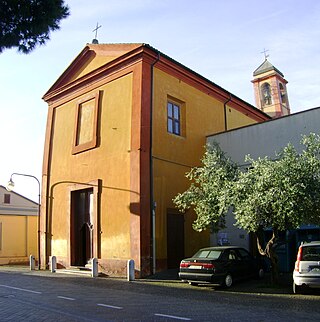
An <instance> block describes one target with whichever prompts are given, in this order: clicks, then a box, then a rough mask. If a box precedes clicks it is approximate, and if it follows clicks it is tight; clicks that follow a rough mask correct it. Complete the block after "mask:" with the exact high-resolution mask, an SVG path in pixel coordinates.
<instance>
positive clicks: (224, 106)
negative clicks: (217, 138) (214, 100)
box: [223, 93, 232, 131]
mask: <svg viewBox="0 0 320 322" xmlns="http://www.w3.org/2000/svg"><path fill="white" fill-rule="evenodd" d="M229 95H230V97H229V98H228V99H227V100H226V101H225V102H224V103H223V110H224V130H225V131H227V130H228V122H227V104H228V103H229V102H230V101H231V100H232V96H231V93H229Z"/></svg>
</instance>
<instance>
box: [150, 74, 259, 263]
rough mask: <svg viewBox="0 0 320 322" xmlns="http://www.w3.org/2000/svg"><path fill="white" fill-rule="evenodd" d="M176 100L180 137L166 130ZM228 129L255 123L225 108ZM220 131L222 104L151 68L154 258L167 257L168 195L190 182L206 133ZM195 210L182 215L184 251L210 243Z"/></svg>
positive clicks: (200, 155) (189, 253)
mask: <svg viewBox="0 0 320 322" xmlns="http://www.w3.org/2000/svg"><path fill="white" fill-rule="evenodd" d="M168 98H169V99H175V100H178V102H179V103H180V104H181V106H182V113H181V121H182V124H184V129H183V133H182V136H176V135H174V134H170V133H168V131H167V101H168ZM227 118H228V127H229V128H234V127H239V126H243V125H247V124H251V123H255V121H253V120H252V119H250V118H249V117H248V116H246V115H244V114H241V113H240V112H238V111H236V110H235V109H232V108H228V113H227ZM223 130H224V106H223V103H222V102H220V101H218V100H217V99H215V98H213V97H212V96H210V95H208V94H205V93H203V92H201V91H200V90H199V89H196V88H194V87H192V86H190V85H188V84H186V83H184V82H183V81H181V80H179V79H177V78H175V77H173V76H170V75H168V74H166V73H165V72H163V71H160V70H159V69H156V68H155V70H154V110H153V143H152V148H153V153H152V154H153V169H154V200H155V201H156V203H157V208H156V253H157V255H156V257H157V259H158V260H159V259H160V260H161V259H165V258H166V257H167V228H166V227H167V226H166V225H167V222H166V220H167V210H168V209H170V208H174V205H173V202H172V198H173V197H174V196H176V195H177V194H178V193H179V192H183V191H185V190H186V189H187V188H188V187H189V185H190V181H189V180H187V179H186V178H185V173H186V172H188V171H189V170H190V169H191V167H194V166H199V165H200V159H201V158H202V155H203V153H204V150H205V148H204V146H205V144H206V136H207V135H210V134H213V133H216V132H221V131H223ZM194 220H195V214H194V213H193V212H192V211H191V210H190V211H188V212H187V213H186V214H185V225H184V226H185V255H186V256H189V255H192V254H193V253H194V252H195V251H196V250H197V249H198V248H200V247H203V246H208V245H209V231H205V232H202V233H198V232H195V231H194V230H193V229H192V223H193V221H194Z"/></svg>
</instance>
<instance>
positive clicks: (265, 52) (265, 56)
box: [261, 48, 269, 60]
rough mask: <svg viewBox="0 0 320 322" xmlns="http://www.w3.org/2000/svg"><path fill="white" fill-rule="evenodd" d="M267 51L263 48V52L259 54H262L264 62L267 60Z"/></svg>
mask: <svg viewBox="0 0 320 322" xmlns="http://www.w3.org/2000/svg"><path fill="white" fill-rule="evenodd" d="M268 51H269V49H265V48H263V51H262V52H261V54H264V59H265V60H267V58H268V57H269V55H268V54H267V52H268Z"/></svg>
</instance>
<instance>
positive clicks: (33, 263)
mask: <svg viewBox="0 0 320 322" xmlns="http://www.w3.org/2000/svg"><path fill="white" fill-rule="evenodd" d="M29 263H30V271H34V270H35V267H36V260H35V258H34V256H33V255H30V257H29Z"/></svg>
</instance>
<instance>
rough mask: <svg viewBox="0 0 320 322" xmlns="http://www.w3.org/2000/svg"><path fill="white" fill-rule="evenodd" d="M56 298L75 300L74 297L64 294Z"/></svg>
mask: <svg viewBox="0 0 320 322" xmlns="http://www.w3.org/2000/svg"><path fill="white" fill-rule="evenodd" d="M57 298H59V299H63V300H68V301H75V300H76V299H74V298H72V297H65V296H57Z"/></svg>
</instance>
